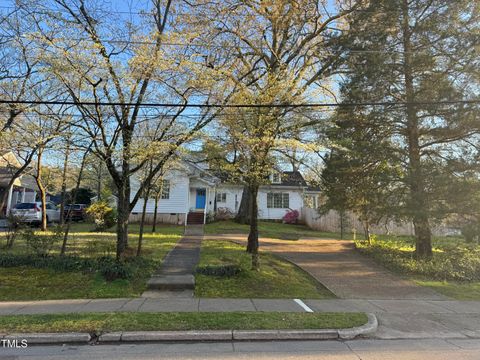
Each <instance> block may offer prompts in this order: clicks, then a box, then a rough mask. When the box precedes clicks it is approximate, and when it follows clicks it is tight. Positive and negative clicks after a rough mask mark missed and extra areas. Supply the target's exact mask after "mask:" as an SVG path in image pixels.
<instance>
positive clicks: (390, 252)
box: [355, 240, 480, 281]
mask: <svg viewBox="0 0 480 360" xmlns="http://www.w3.org/2000/svg"><path fill="white" fill-rule="evenodd" d="M355 245H356V247H357V249H358V250H359V251H361V252H362V253H365V254H368V255H370V256H372V257H373V258H374V259H376V260H377V261H378V262H380V263H382V264H383V265H384V266H385V267H387V268H390V269H392V270H395V271H398V272H401V273H407V274H412V275H421V276H425V277H428V278H430V279H434V280H457V281H478V280H480V248H479V247H478V246H473V245H460V244H458V245H456V246H455V247H454V246H452V245H450V246H448V245H447V246H444V247H442V249H437V251H434V254H433V257H432V258H431V259H417V258H416V257H415V252H414V245H413V244H411V245H410V244H408V243H405V241H400V240H399V241H395V240H393V241H385V240H383V241H382V240H376V241H375V242H373V243H372V245H368V243H367V242H365V241H356V242H355Z"/></svg>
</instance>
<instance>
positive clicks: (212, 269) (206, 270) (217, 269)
mask: <svg viewBox="0 0 480 360" xmlns="http://www.w3.org/2000/svg"><path fill="white" fill-rule="evenodd" d="M240 271H242V269H241V267H240V266H239V265H235V264H226V265H218V266H213V265H207V266H202V267H198V268H197V273H198V274H202V275H209V276H220V277H230V276H235V275H238V274H239V273H240Z"/></svg>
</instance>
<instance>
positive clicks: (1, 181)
mask: <svg viewBox="0 0 480 360" xmlns="http://www.w3.org/2000/svg"><path fill="white" fill-rule="evenodd" d="M20 166H21V165H20V163H19V161H18V159H17V158H16V156H15V155H14V154H13V152H4V153H3V154H2V155H0V196H1V197H3V195H4V194H5V193H8V196H7V203H6V204H5V206H4V207H3V208H2V209H0V211H1V214H2V215H5V214H8V213H9V212H10V209H12V208H13V207H14V206H15V205H16V204H18V203H22V202H33V201H35V199H36V198H37V192H38V188H37V185H36V182H35V179H34V178H33V176H31V175H28V174H23V175H21V176H20V177H18V178H17V179H15V181H14V182H13V185H12V186H11V187H8V184H9V182H10V180H11V179H12V177H13V175H14V173H15V172H16V170H17V169H18V168H19V167H20Z"/></svg>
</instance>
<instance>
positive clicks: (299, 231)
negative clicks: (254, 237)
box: [205, 220, 340, 240]
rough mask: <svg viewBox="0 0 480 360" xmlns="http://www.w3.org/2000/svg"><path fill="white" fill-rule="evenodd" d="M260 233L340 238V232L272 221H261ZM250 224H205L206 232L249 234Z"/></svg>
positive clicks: (283, 237) (274, 236) (293, 237)
mask: <svg viewBox="0 0 480 360" xmlns="http://www.w3.org/2000/svg"><path fill="white" fill-rule="evenodd" d="M258 229H259V234H260V236H261V237H266V238H272V239H281V240H298V239H299V238H301V237H327V238H333V239H338V238H340V235H339V234H335V233H326V232H319V231H315V230H312V229H310V228H309V227H307V226H305V225H291V224H282V223H279V222H272V221H259V223H258ZM248 231H249V225H244V224H237V223H236V222H234V221H232V220H226V221H215V222H213V223H210V224H207V225H205V234H235V233H237V234H248Z"/></svg>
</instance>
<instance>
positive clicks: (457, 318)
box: [0, 298, 480, 339]
mask: <svg viewBox="0 0 480 360" xmlns="http://www.w3.org/2000/svg"><path fill="white" fill-rule="evenodd" d="M303 303H304V304H305V305H306V306H307V308H310V309H311V310H313V311H315V312H368V313H374V314H375V315H376V316H377V318H378V322H379V327H378V331H377V333H376V334H375V337H376V338H380V339H399V338H401V339H405V338H412V339H415V338H476V339H477V338H480V301H438V300H366V299H362V300H360V299H359V300H343V299H329V300H309V299H304V300H303ZM198 311H205V312H218V311H226V312H230V311H248V312H250V311H252V312H255V311H257V312H258V311H260V312H265V311H282V312H305V311H306V310H305V308H304V307H303V306H301V305H300V304H299V303H298V301H295V300H294V299H206V298H200V299H199V298H176V299H161V298H131V299H94V300H88V299H86V300H47V301H27V302H0V316H1V315H23V314H60V313H87V312H198Z"/></svg>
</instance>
